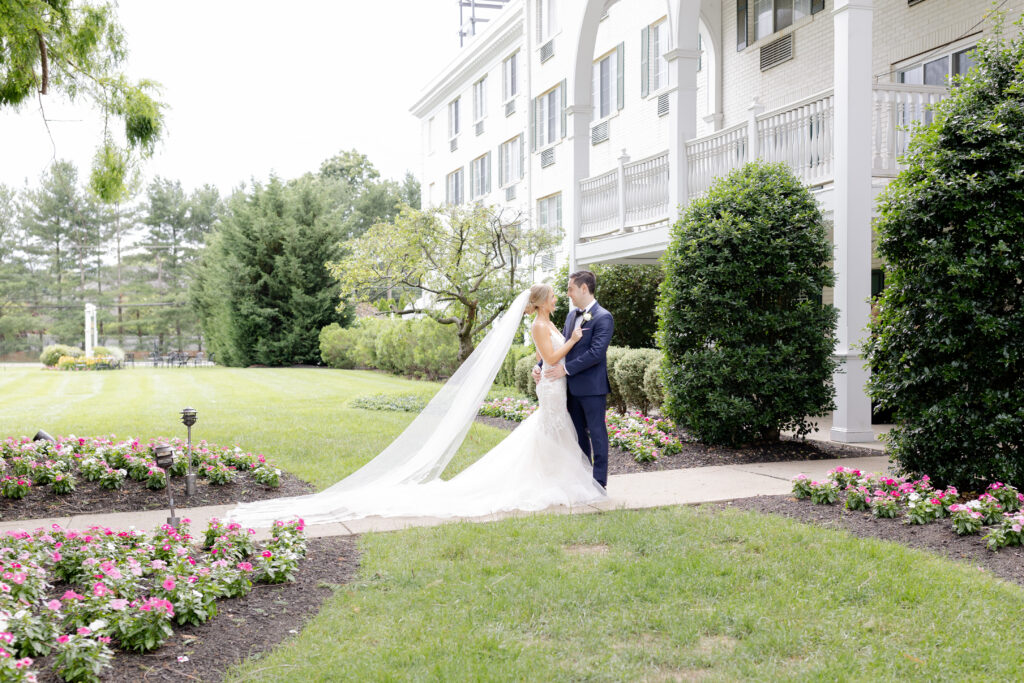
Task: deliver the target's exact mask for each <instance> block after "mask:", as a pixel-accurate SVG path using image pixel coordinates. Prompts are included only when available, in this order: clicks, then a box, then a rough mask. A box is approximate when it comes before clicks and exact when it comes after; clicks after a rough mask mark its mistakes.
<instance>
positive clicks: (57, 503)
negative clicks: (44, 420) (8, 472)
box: [0, 471, 316, 521]
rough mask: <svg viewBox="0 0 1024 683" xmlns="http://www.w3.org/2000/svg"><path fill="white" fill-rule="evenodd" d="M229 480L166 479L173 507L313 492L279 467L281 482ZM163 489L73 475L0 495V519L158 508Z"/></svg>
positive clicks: (240, 477) (164, 493) (162, 501)
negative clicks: (192, 485) (110, 485)
mask: <svg viewBox="0 0 1024 683" xmlns="http://www.w3.org/2000/svg"><path fill="white" fill-rule="evenodd" d="M236 477H237V479H236V480H235V481H234V482H232V483H230V484H223V485H219V486H215V485H213V484H211V483H209V482H208V481H207V480H205V479H202V478H199V477H196V492H195V494H194V495H192V496H188V497H186V496H185V481H184V479H181V478H179V477H174V478H172V480H171V485H172V486H173V487H174V490H173V492H174V505H175V507H176V508H184V507H199V506H204V505H228V504H232V503H238V502H243V501H244V502H249V501H254V500H265V499H267V498H280V497H281V496H299V495H303V494H306V493H315V491H316V490H315V489H314V488H313V486H312V485H311V484H309V483H307V482H305V481H303V480H301V479H299V478H298V477H296V476H294V475H291V474H288V473H287V472H284V471H282V472H281V486H280V487H278V488H270V487H267V486H263V485H262V484H258V483H256V482H255V481H253V480H252V478H251V477H249V476H248V475H246V474H243V473H239V474H238V475H236ZM167 502H168V501H167V489H161V490H158V491H155V490H153V489H149V488H146V485H145V483H144V482H140V481H135V480H134V479H125V482H124V488H122V489H119V490H110V489H105V488H102V487H101V486H100V485H99V483H98V482H93V481H85V480H84V479H82V478H81V477H79V478H78V483H77V484H76V487H75V490H74V491H73V492H72V493H67V494H64V495H58V494H56V493H54V492H53V487H52V486H39V487H32V488H30V489H29V490H28V494H27V495H26V496H25V497H24V498H22V499H20V500H14V499H10V498H3V497H0V520H3V521H11V520H18V519H41V518H44V517H70V516H72V515H81V514H86V513H90V512H102V513H108V512H135V511H139V510H159V509H161V508H166V507H167Z"/></svg>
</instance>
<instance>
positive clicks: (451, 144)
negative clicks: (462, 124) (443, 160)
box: [448, 138, 459, 152]
mask: <svg viewBox="0 0 1024 683" xmlns="http://www.w3.org/2000/svg"><path fill="white" fill-rule="evenodd" d="M458 148H459V139H458V138H452V139H451V140H449V141H448V149H449V151H452V152H454V151H455V150H457V149H458Z"/></svg>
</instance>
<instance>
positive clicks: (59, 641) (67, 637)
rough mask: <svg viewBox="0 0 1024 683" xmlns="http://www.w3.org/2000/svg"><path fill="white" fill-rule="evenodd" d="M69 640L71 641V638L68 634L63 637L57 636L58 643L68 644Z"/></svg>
mask: <svg viewBox="0 0 1024 683" xmlns="http://www.w3.org/2000/svg"><path fill="white" fill-rule="evenodd" d="M69 640H71V636H69V635H67V634H66V633H65V634H63V635H59V636H57V642H58V643H66V642H68V641H69Z"/></svg>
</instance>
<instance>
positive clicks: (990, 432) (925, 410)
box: [868, 30, 1024, 490]
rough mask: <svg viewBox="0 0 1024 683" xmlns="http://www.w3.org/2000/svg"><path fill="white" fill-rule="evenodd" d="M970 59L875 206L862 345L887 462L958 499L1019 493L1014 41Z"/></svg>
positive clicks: (983, 48) (1020, 213)
mask: <svg viewBox="0 0 1024 683" xmlns="http://www.w3.org/2000/svg"><path fill="white" fill-rule="evenodd" d="M974 59H975V61H976V63H977V66H976V67H975V68H974V69H972V70H971V72H970V73H969V74H968V75H967V76H966V77H964V78H963V79H961V80H958V82H957V83H956V84H955V85H954V87H953V88H952V89H951V91H950V96H949V97H948V98H947V99H945V100H943V101H942V102H941V103H940V104H939V105H938V106H937V107H936V108H935V110H934V114H933V120H932V122H931V124H930V125H928V126H927V127H925V128H923V129H921V130H919V131H918V132H917V134H916V135H915V137H914V139H913V142H912V143H911V146H910V151H909V153H908V155H907V157H906V159H905V162H906V164H907V168H906V170H904V171H903V172H902V173H901V174H900V175H899V177H897V178H896V179H895V180H894V181H893V182H892V183H891V184H890V185H889V188H888V190H887V192H886V193H885V195H884V197H883V199H882V201H881V205H880V214H881V215H880V218H879V221H878V226H877V227H878V235H879V242H878V252H879V254H880V255H881V256H882V257H883V258H884V259H885V261H886V263H887V266H886V289H885V291H884V292H883V294H882V297H881V300H880V302H879V311H878V316H877V318H876V320H875V321H874V322H873V323H872V325H871V332H872V336H871V341H870V342H869V344H868V359H869V364H870V366H871V370H872V377H871V382H870V385H869V386H870V392H871V395H872V398H874V400H875V401H877V402H878V404H879V405H880V406H881V407H882V408H889V409H891V410H892V411H893V414H894V416H895V421H896V426H895V427H894V428H893V430H892V431H891V432H890V433H889V442H888V447H889V452H890V454H891V455H892V456H893V457H894V458H895V460H896V461H897V463H898V464H899V465H900V467H901V468H902V469H904V470H905V471H907V472H908V473H927V474H928V475H930V476H931V477H932V478H933V479H934V480H936V481H937V482H938V483H939V484H940V485H955V486H957V487H959V488H961V489H966V490H981V489H982V488H984V484H985V483H987V482H992V481H1002V482H1012V483H1014V484H1016V485H1018V486H1020V485H1021V484H1024V287H1022V285H1021V283H1022V281H1024V38H1022V36H1021V34H1020V32H1019V31H1018V32H1015V34H1014V36H1013V38H1012V39H1011V40H1009V41H1006V40H1005V39H1003V38H1002V35H1001V31H1000V30H997V32H996V36H995V37H994V38H993V39H991V40H985V41H982V42H981V43H980V44H979V45H978V47H977V48H976V49H975V51H974Z"/></svg>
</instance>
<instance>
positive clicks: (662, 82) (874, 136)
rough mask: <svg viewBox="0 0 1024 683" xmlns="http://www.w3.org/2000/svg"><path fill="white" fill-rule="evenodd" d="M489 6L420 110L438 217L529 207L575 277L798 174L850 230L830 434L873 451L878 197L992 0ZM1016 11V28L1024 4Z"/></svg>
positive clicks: (962, 61)
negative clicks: (736, 187)
mask: <svg viewBox="0 0 1024 683" xmlns="http://www.w3.org/2000/svg"><path fill="white" fill-rule="evenodd" d="M456 1H458V0H456ZM490 1H491V2H492V3H493V2H497V3H500V4H504V7H503V8H502V9H500V11H496V12H495V11H491V13H490V14H489V21H488V23H487V24H485V26H486V28H485V29H484V30H482V31H478V32H477V34H476V35H474V36H471V37H470V38H469V39H468V40H467V42H466V44H465V46H464V47H463V48H462V50H461V52H460V53H459V55H458V57H457V58H456V59H455V60H454V61H453V62H452V63H451V64H450V65H449V66H448V67H447V68H446V69H445V70H444V71H443V72H442V73H441V74H440V75H438V76H437V78H435V79H434V80H433V81H432V82H431V83H430V84H429V85H428V86H427V87H426V88H425V90H424V91H423V93H422V95H421V96H420V97H419V99H418V100H417V101H416V103H415V104H414V105H413V107H412V112H413V114H414V115H415V116H416V117H418V118H419V119H420V120H421V121H422V125H423V164H422V170H421V175H420V181H421V183H422V190H423V198H424V203H425V205H434V206H436V205H440V204H444V203H463V202H482V203H484V204H494V205H503V206H509V207H513V208H515V209H517V210H520V211H523V212H524V213H525V214H526V215H529V216H530V217H531V219H532V220H536V221H539V223H540V224H542V225H548V226H557V227H559V228H561V229H562V230H564V233H565V242H564V244H563V252H562V254H561V258H565V257H568V260H569V265H570V268H575V267H576V266H585V265H586V264H591V263H608V262H614V263H653V262H656V261H657V259H658V258H659V257H660V255H661V254H662V253H663V252H664V251H665V249H666V247H667V245H668V242H669V226H670V225H671V224H672V223H673V222H674V221H675V219H676V217H677V216H678V214H679V211H680V207H682V206H684V205H685V204H686V202H687V201H688V199H689V198H691V197H696V196H699V195H700V194H701V193H703V192H705V191H706V190H707V188H708V186H709V185H710V184H711V182H712V181H713V180H714V179H715V178H716V177H718V176H721V175H723V174H725V173H727V172H728V171H729V170H731V169H733V168H735V167H737V166H739V165H741V164H743V163H744V162H746V161H748V160H750V159H754V158H758V157H760V158H763V159H767V160H770V161H784V162H786V163H788V164H789V165H790V166H791V167H792V169H793V170H794V171H795V172H796V173H797V175H798V176H799V177H800V178H802V179H803V181H804V182H805V183H806V185H807V186H808V187H809V188H811V189H812V191H813V192H814V193H815V195H816V196H817V197H818V199H819V201H820V202H821V206H822V209H823V211H824V212H825V214H826V217H827V218H828V219H829V220H830V222H831V223H832V226H833V230H832V234H833V239H834V244H835V271H836V275H837V284H836V287H835V289H834V291H831V292H825V298H826V300H831V301H833V302H834V303H835V305H836V306H837V307H838V309H839V312H840V315H839V329H838V340H839V341H838V345H837V347H836V350H835V353H836V356H837V358H838V359H839V360H840V362H841V370H840V372H839V374H837V376H836V389H837V404H838V410H836V412H835V413H834V415H833V426H832V432H831V437H832V439H834V440H837V441H849V442H856V441H869V440H871V439H872V438H873V435H872V429H871V408H870V402H869V400H868V398H867V396H866V394H865V392H864V384H865V381H866V379H867V369H866V367H865V364H864V361H863V358H862V356H861V354H860V352H859V349H858V345H859V342H860V340H861V339H862V338H863V337H864V335H865V329H866V325H867V322H868V315H869V304H868V300H869V297H870V295H871V294H872V287H873V285H874V287H875V288H876V289H877V288H878V287H879V286H880V282H879V276H880V271H879V270H878V268H879V265H878V263H877V261H873V258H872V230H871V220H872V215H873V213H874V203H875V198H876V196H877V195H878V193H879V191H880V190H881V188H883V187H884V185H885V184H886V183H887V182H888V181H889V180H890V179H891V178H892V177H893V176H894V175H895V174H896V173H897V171H898V169H899V163H898V157H899V156H900V154H901V153H902V152H903V151H904V150H905V149H906V145H907V138H908V135H907V133H906V132H905V131H904V130H903V126H906V125H907V124H910V123H912V122H914V121H919V120H922V119H924V118H926V117H927V116H928V114H927V113H926V110H925V106H926V105H927V104H929V103H931V102H935V101H937V100H938V99H940V98H942V97H943V96H944V94H945V93H946V86H947V79H948V78H949V76H950V74H956V73H962V72H965V71H966V70H967V69H968V68H969V67H970V65H971V63H972V62H971V57H970V52H969V50H970V48H971V47H972V46H973V45H974V44H976V43H977V42H978V40H979V39H980V38H982V37H983V36H984V35H986V33H988V32H989V31H990V30H991V22H989V21H986V20H985V16H986V13H987V12H988V11H989V10H990V9H991V8H992V2H991V0H511V1H508V0H490ZM484 2H487V0H477V2H476V4H477V5H478V6H479V5H482V4H483V3H484ZM472 4H473V1H472V0H463V2H462V6H463V7H466V6H470V5H472ZM1001 9H1002V10H1004V11H1006V12H1007V24H1006V28H1007V31H1014V30H1017V29H1016V27H1014V26H1012V22H1013V21H1014V20H1016V19H1017V18H1018V17H1019V16H1020V15H1021V12H1022V9H1024V0H1005V1H1003V2H1002V6H1001ZM557 258H558V255H552V257H551V259H550V260H549V262H548V266H549V267H550V266H552V265H553V262H554V260H555V259H557ZM873 269H874V273H873ZM873 275H874V276H873Z"/></svg>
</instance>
